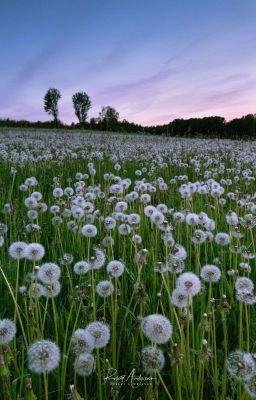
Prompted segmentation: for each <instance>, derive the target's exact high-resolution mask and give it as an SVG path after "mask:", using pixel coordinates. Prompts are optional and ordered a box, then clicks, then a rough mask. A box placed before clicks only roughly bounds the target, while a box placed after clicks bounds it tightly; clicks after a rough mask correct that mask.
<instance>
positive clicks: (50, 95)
mask: <svg viewBox="0 0 256 400" xmlns="http://www.w3.org/2000/svg"><path fill="white" fill-rule="evenodd" d="M60 98H61V94H60V91H59V90H58V89H55V88H50V89H48V90H47V92H46V93H45V96H44V110H45V111H46V112H47V113H48V114H50V115H52V116H53V118H54V121H55V122H57V121H58V115H59V110H58V101H59V100H60Z"/></svg>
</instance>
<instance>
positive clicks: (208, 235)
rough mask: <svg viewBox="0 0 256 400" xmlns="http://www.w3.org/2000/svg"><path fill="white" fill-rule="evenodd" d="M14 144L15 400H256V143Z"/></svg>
mask: <svg viewBox="0 0 256 400" xmlns="http://www.w3.org/2000/svg"><path fill="white" fill-rule="evenodd" d="M0 137H1V141H0V184H1V192H0V209H1V217H0V245H1V247H0V291H1V292H0V293H1V302H0V387H1V394H0V398H1V400H2V399H3V400H12V399H14V400H16V399H19V400H21V399H26V400H35V399H38V400H51V399H55V400H62V399H73V400H79V399H80V400H82V399H84V400H85V399H88V400H89V399H90V400H93V399H99V400H103V399H115V400H121V399H130V400H133V399H138V400H139V399H140V400H141V399H143V400H144V399H145V400H152V399H156V400H162V399H163V400H164V399H172V400H204V399H207V400H208V399H214V400H231V399H232V400H233V399H235V400H236V399H237V400H246V399H250V398H256V347H255V338H256V334H255V332H256V313H255V310H256V308H255V305H256V294H255V293H256V292H255V289H254V282H255V279H256V265H255V256H256V253H255V246H256V244H255V241H256V240H255V226H256V183H255V171H256V143H255V142H245V141H244V142H240V141H239V142H238V141H229V140H213V139H211V140H210V139H209V140H208V139H179V138H164V137H154V136H150V137H149V136H135V135H134V136H132V135H121V134H120V135H119V134H111V135H110V134H109V135H106V134H98V133H94V134H90V133H78V132H72V133H67V132H61V131H59V132H57V131H56V132H53V131H49V132H48V131H39V130H35V131H27V132H26V131H22V132H19V131H15V130H13V131H12V130H9V131H8V130H7V131H3V132H0Z"/></svg>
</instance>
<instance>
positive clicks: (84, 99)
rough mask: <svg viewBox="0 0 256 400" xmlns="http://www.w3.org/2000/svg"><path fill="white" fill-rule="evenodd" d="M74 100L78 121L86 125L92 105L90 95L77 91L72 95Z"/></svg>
mask: <svg viewBox="0 0 256 400" xmlns="http://www.w3.org/2000/svg"><path fill="white" fill-rule="evenodd" d="M72 101H73V107H74V110H75V114H76V116H77V118H78V121H79V123H80V124H81V125H84V124H85V122H86V119H87V115H88V111H89V110H90V108H91V106H92V103H91V100H90V97H89V96H88V94H87V93H85V92H77V93H75V94H74V95H73V96H72Z"/></svg>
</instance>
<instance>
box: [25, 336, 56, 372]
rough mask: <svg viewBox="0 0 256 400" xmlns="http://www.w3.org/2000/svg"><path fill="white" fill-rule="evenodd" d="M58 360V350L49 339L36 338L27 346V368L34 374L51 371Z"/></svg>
mask: <svg viewBox="0 0 256 400" xmlns="http://www.w3.org/2000/svg"><path fill="white" fill-rule="evenodd" d="M59 362H60V350H59V348H58V346H57V345H56V344H55V343H54V342H51V341H50V340H38V341H37V342H35V343H34V344H32V345H31V346H30V347H29V348H28V364H29V369H30V370H31V371H32V372H35V373H36V374H42V373H48V372H51V371H52V370H54V369H55V368H57V367H58V365H59Z"/></svg>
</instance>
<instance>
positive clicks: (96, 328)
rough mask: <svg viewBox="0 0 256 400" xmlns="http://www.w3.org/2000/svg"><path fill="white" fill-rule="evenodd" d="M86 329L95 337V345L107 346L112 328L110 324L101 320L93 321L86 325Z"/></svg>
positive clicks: (97, 346) (98, 346)
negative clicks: (110, 328)
mask: <svg viewBox="0 0 256 400" xmlns="http://www.w3.org/2000/svg"><path fill="white" fill-rule="evenodd" d="M86 331H87V332H89V333H90V335H92V337H93V338H94V347H96V348H97V349H100V348H102V347H105V346H106V345H107V344H108V342H109V339H110V330H109V327H108V325H106V324H104V323H103V322H100V321H95V322H91V323H90V324H89V325H87V327H86Z"/></svg>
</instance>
